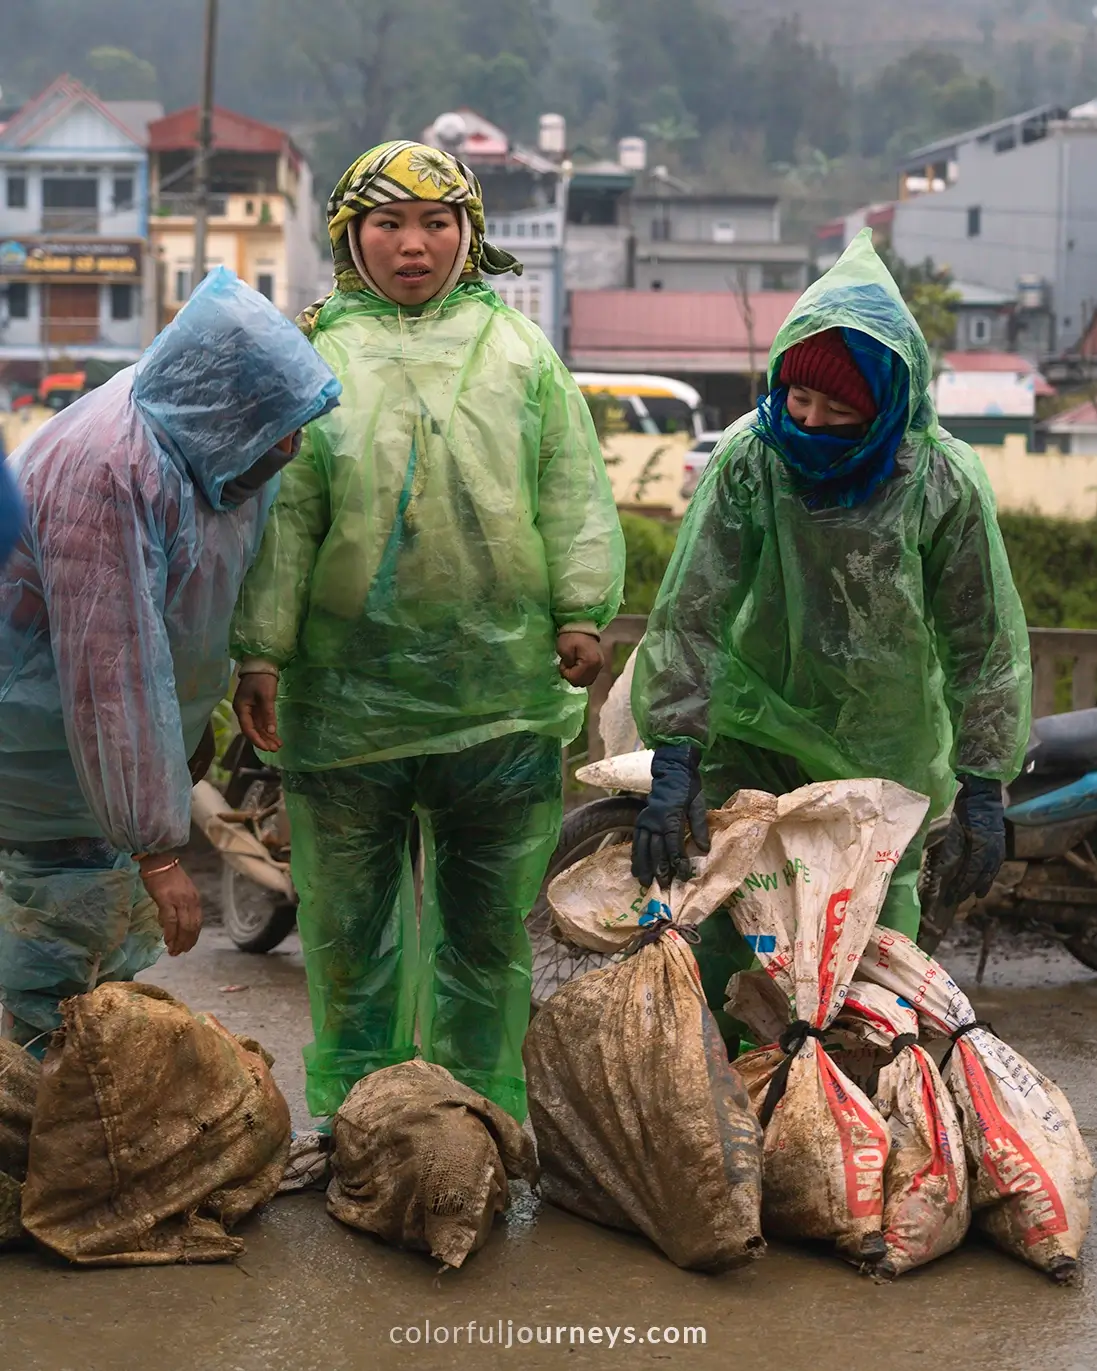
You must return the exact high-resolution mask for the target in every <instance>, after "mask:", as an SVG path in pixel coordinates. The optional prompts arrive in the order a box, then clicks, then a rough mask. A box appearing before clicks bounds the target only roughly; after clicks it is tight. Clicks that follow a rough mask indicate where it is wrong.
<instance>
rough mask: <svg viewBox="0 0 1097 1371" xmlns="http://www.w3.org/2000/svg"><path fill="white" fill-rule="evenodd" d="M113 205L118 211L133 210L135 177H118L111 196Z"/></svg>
mask: <svg viewBox="0 0 1097 1371" xmlns="http://www.w3.org/2000/svg"><path fill="white" fill-rule="evenodd" d="M111 204H112V205H113V207H114V208H115V209H116V210H119V209H133V177H132V176H116V177H115V178H114V188H113V192H112V195H111Z"/></svg>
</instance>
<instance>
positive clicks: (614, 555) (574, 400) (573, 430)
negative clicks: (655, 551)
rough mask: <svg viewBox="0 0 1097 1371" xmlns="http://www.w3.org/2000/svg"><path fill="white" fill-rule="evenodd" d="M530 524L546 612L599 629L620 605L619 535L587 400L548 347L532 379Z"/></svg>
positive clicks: (560, 622)
mask: <svg viewBox="0 0 1097 1371" xmlns="http://www.w3.org/2000/svg"><path fill="white" fill-rule="evenodd" d="M539 392H540V393H539V400H540V406H541V457H540V476H539V480H538V504H537V528H538V531H539V532H540V534H541V539H542V541H543V543H544V547H545V559H546V561H547V563H548V573H549V591H550V595H551V607H552V618H553V622H554V624H555V626H556V629H557V632H559V631H561V630H563V629H565V628H576V629H580V628H588V627H593V628H594V629H597V630H601V629H603V628H605V626H606V625H607V624H608V623H609V621H610V620H611V619H612V618H613V617H614V615H615V614H616V613H617V611H618V609H619V608H620V607H621V593H622V589H623V587H624V579H625V540H624V534H623V533H622V532H621V521H620V519H619V518H618V517H617V506H616V504H615V502H614V499H613V491H612V489H611V488H610V483H609V477H608V476H607V475H606V467H605V462H604V461H603V459H602V450H601V447H600V446H599V443H598V435H597V433H596V432H595V429H594V422H593V420H592V419H591V417H590V411H589V410H588V409H587V405H586V401H585V400H584V399H583V396H582V393H581V391H580V390H579V387H578V386H577V385H576V383H575V380H574V379H573V377H572V376H571V373H570V372H568V371H567V370H566V368H565V367H564V365H563V363H562V362H561V361H560V359H559V358H558V357H556V355H555V354H552V355H551V356H550V357H549V358H548V359H547V364H546V366H545V368H544V370H543V371H542V376H541V383H540V387H539Z"/></svg>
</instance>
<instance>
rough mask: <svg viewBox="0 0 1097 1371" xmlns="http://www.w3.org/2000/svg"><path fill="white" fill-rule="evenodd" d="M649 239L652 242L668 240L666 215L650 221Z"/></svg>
mask: <svg viewBox="0 0 1097 1371" xmlns="http://www.w3.org/2000/svg"><path fill="white" fill-rule="evenodd" d="M651 240H652V242H653V243H669V242H670V220H669V219H668V218H666V216H664V217H663V218H661V219H653V220H652V221H651Z"/></svg>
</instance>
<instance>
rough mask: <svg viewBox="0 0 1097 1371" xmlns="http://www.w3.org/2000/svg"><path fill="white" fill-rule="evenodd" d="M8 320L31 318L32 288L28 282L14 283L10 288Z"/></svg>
mask: <svg viewBox="0 0 1097 1371" xmlns="http://www.w3.org/2000/svg"><path fill="white" fill-rule="evenodd" d="M8 318H9V319H29V318H30V286H29V285H28V284H27V282H26V281H12V282H11V283H10V284H9V286H8Z"/></svg>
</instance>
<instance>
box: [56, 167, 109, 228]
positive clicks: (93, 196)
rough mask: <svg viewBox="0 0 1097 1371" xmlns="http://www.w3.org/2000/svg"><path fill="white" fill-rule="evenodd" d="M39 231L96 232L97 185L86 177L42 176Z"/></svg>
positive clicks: (97, 220)
mask: <svg viewBox="0 0 1097 1371" xmlns="http://www.w3.org/2000/svg"><path fill="white" fill-rule="evenodd" d="M42 231H43V233H98V232H99V182H98V181H97V180H93V179H92V178H91V177H90V176H44V177H43V178H42Z"/></svg>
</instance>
